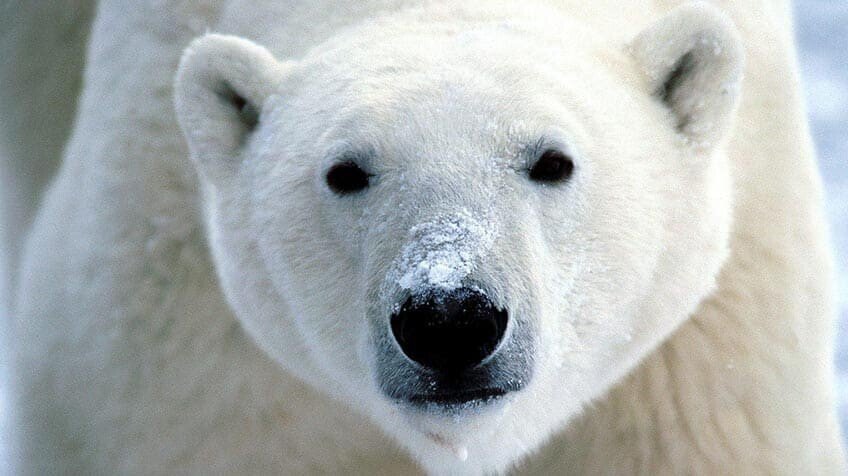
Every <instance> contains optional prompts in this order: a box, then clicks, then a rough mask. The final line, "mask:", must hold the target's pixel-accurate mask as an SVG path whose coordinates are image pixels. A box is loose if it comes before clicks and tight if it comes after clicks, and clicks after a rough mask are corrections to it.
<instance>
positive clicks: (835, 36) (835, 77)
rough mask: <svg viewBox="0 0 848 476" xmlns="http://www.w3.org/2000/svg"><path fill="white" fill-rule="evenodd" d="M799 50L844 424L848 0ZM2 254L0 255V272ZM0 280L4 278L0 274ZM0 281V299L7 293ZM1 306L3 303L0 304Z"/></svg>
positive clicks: (830, 10)
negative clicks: (829, 252) (834, 264)
mask: <svg viewBox="0 0 848 476" xmlns="http://www.w3.org/2000/svg"><path fill="white" fill-rule="evenodd" d="M795 5H796V8H795V10H796V24H797V36H798V41H799V53H800V60H801V69H802V74H803V76H804V80H805V83H804V85H805V90H806V96H807V103H808V111H809V115H810V119H811V124H812V129H813V135H814V137H815V141H816V145H817V146H818V149H819V156H820V167H821V171H822V175H823V176H824V180H825V188H826V191H827V198H828V203H827V205H828V214H829V216H830V219H831V224H832V227H831V229H832V234H833V238H834V244H835V246H836V251H837V256H838V263H839V264H838V266H839V273H840V280H841V283H840V287H839V296H840V320H839V329H838V340H837V352H836V368H837V391H838V395H839V413H840V418H841V420H842V424H843V428H848V264H847V263H848V1H846V0H797V1H796V2H795ZM2 260H3V256H2V253H0V270H2V269H5V266H2ZM0 278H2V276H0ZM6 291H7V290H6V289H5V283H4V282H3V280H2V279H0V298H2V297H3V296H8V293H7V292H6ZM0 304H2V303H0ZM3 310H4V306H2V305H0V314H1V313H2V312H3ZM8 321H9V318H8V317H4V316H2V315H0V475H2V474H12V470H11V469H10V466H9V463H10V459H11V458H10V455H9V451H10V448H9V445H8V441H9V436H8V435H9V426H10V416H11V415H10V411H11V408H10V406H9V404H8V398H7V394H6V392H7V390H8V382H9V376H8V371H9V357H8V355H6V353H4V352H2V351H3V350H5V349H6V348H8V344H7V342H8V341H7V339H9V336H8V333H7V332H6V327H7V325H8Z"/></svg>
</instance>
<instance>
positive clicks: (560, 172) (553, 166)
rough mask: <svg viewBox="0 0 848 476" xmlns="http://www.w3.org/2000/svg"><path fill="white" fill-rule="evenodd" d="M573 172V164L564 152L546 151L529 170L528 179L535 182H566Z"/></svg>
mask: <svg viewBox="0 0 848 476" xmlns="http://www.w3.org/2000/svg"><path fill="white" fill-rule="evenodd" d="M573 171H574V162H572V160H571V158H570V157H569V156H567V155H566V154H565V153H564V152H561V151H559V150H556V149H548V150H546V151H545V152H543V153H542V155H541V156H539V160H537V161H536V164H535V165H533V168H531V169H530V178H531V179H532V180H535V181H537V182H560V181H563V180H568V178H569V177H571V173H572V172H573Z"/></svg>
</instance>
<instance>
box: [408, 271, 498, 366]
mask: <svg viewBox="0 0 848 476" xmlns="http://www.w3.org/2000/svg"><path fill="white" fill-rule="evenodd" d="M507 322H508V314H507V311H505V310H500V309H498V308H497V307H496V306H495V305H494V304H493V303H492V301H490V300H489V298H488V297H486V295H485V294H483V293H481V292H480V291H477V290H474V289H470V288H459V289H454V290H450V291H441V290H436V291H433V292H428V293H426V294H423V295H417V296H411V297H410V298H409V299H407V300H406V302H404V304H403V305H402V306H401V308H400V310H399V311H398V312H396V313H395V314H394V315H392V318H391V325H392V333H393V334H394V336H395V340H397V342H398V344H399V345H400V348H401V349H402V350H403V352H404V354H406V356H407V357H409V358H410V359H412V360H414V361H415V362H418V363H419V364H421V365H423V366H424V367H427V368H430V369H432V370H435V371H438V372H442V373H449V374H455V373H459V372H462V371H464V370H466V369H470V368H472V367H475V366H476V365H478V364H480V363H481V362H483V361H484V360H485V359H486V358H487V357H488V356H490V355H492V353H493V352H494V351H495V348H496V347H497V346H498V343H500V341H501V340H502V339H503V336H504V332H506V326H507Z"/></svg>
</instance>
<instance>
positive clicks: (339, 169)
mask: <svg viewBox="0 0 848 476" xmlns="http://www.w3.org/2000/svg"><path fill="white" fill-rule="evenodd" d="M370 177H371V176H370V175H368V174H367V173H365V171H364V170H362V169H361V168H359V166H358V165H356V164H355V163H353V162H342V163H340V164H336V165H334V166H332V167H331V168H330V170H329V171H328V172H327V186H329V187H330V190H332V191H334V192H336V193H337V194H339V195H345V194H348V193H354V192H358V191H360V190H362V189H364V188H365V187H367V186H368V179H369V178H370Z"/></svg>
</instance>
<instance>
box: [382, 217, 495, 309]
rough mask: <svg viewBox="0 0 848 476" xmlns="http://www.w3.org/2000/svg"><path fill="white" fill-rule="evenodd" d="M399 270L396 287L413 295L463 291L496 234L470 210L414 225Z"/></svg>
mask: <svg viewBox="0 0 848 476" xmlns="http://www.w3.org/2000/svg"><path fill="white" fill-rule="evenodd" d="M410 235H411V237H412V239H411V240H410V241H409V243H407V245H406V246H405V247H404V249H403V252H402V254H401V258H400V264H399V266H398V270H397V272H396V274H397V280H396V281H397V284H398V285H399V286H400V287H401V288H402V289H404V290H410V291H413V293H416V292H419V291H424V290H427V289H428V288H430V289H432V288H435V289H439V290H450V289H456V288H458V287H460V286H461V285H462V284H463V283H462V280H463V279H464V278H465V277H466V276H468V275H469V274H470V273H471V271H472V270H473V268H474V264H475V261H476V260H477V259H478V258H479V257H480V256H482V255H483V254H485V253H486V252H487V251H488V250H489V248H491V246H492V242H493V239H494V230H493V229H492V227H491V224H488V226H487V225H486V224H484V223H483V222H481V221H480V220H478V219H476V218H475V217H474V216H472V214H471V213H470V212H468V210H462V211H461V212H460V213H457V214H456V215H449V216H441V217H438V218H436V219H434V220H432V221H428V222H424V223H420V224H418V225H415V226H414V227H413V228H412V229H411V230H410Z"/></svg>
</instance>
